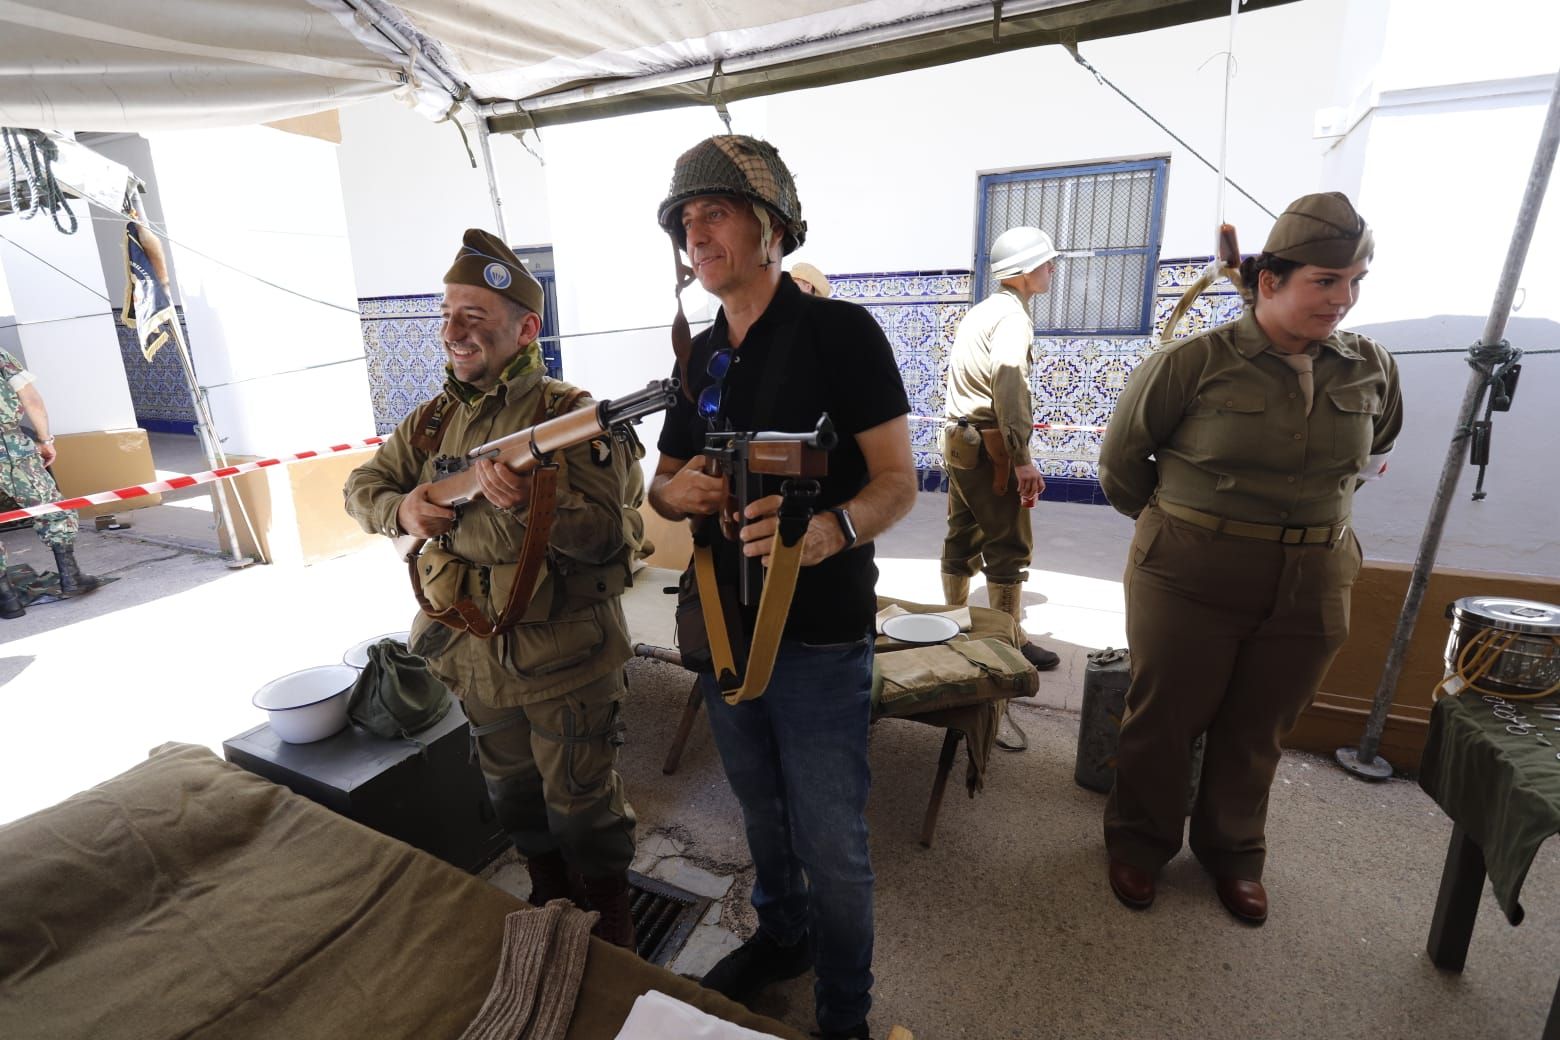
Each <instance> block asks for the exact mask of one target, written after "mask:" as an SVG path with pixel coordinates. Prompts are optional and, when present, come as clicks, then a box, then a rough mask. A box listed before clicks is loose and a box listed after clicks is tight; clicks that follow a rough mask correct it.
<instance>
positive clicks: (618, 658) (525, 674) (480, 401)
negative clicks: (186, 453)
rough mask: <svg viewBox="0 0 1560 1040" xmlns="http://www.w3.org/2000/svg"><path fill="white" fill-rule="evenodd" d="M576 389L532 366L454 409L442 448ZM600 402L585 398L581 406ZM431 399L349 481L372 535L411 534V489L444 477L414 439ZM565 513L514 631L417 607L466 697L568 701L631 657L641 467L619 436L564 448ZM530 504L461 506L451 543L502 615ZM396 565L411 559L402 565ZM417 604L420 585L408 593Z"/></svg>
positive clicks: (462, 587)
mask: <svg viewBox="0 0 1560 1040" xmlns="http://www.w3.org/2000/svg"><path fill="white" fill-rule="evenodd" d="M569 389H570V387H569V385H568V384H567V383H563V382H561V381H559V380H555V379H551V378H548V377H547V376H545V375H544V374H543V373H542V372H540V371H539V370H537V369H534V368H532V369H530V370H528V371H525V372H523V373H522V374H519V375H517V376H515V377H514V378H512V379H509V380H504V381H501V382H499V383H498V385H497V386H495V387H494V388H493V389H492V390H489V391H488V392H487V393H485V394H482V395H480V396H479V397H475V398H474V399H473V400H471V401H470V402H460V401H457V402H455V403H452V404H451V405H450V406H449V407H448V408H447V409H446V411H445V413H444V429H445V433H444V439H443V441H442V442H441V444H440V446H439V454H441V455H446V456H459V455H464V454H465V453H466V452H467V451H468V450H469V449H471V448H474V447H476V446H477V445H479V444H483V443H485V442H487V441H490V440H494V439H495V438H498V437H502V436H504V435H506V434H510V433H514V432H516V431H518V430H523V429H525V428H527V427H529V426H531V425H532V424H533V423H535V422H536V421H537V412H538V406H539V404H540V403H541V401H542V398H543V395H544V394H546V395H547V396H548V408H547V413H548V414H546V415H544V416H543V417H544V418H551V417H552V413H553V411H554V408H555V407H556V406H557V404H558V402H559V400H560V399H561V398H562V397H563V395H564V394H565V393H567V392H568V391H569ZM593 404H594V402H592V401H590V399H589V398H584V399H582V400H581V401H580V402H579V403H578V404H577V405H576V408H578V407H584V406H590V405H593ZM421 411H422V408H421V406H419V407H418V408H417V409H415V410H414V411H413V413H412V414H411V415H410V416H408V417H407V418H406V419H405V420H403V421H402V423H401V424H400V425H399V426H398V427H397V428H396V429H395V431H394V432H393V433H392V434H391V435H390V436H389V437H388V438H386V440H385V443H384V444H382V445H381V446H380V448H379V451H378V452H377V453H375V455H374V457H373V458H372V459H370V460H369V461H368V462H367V463H365V464H364V465H363V466H361V467H360V468H358V469H356V470H354V471H353V472H352V473H351V474H350V475H349V476H348V478H347V484H346V488H345V495H346V508H347V512H348V513H349V514H351V515H352V517H353V518H354V519H356V520H357V521H358V523H359V524H360V525H361V526H362V527H363V529H364V530H366V531H369V532H372V533H376V534H383V535H386V536H388V537H395V536H398V535H400V534H402V533H403V532H402V531H401V530H400V528H399V526H398V525H397V522H396V511H397V510H398V509H399V507H400V504H401V500H402V499H403V498H405V497H406V494H407V492H409V491H411V490H412V488H414V487H416V486H417V485H419V484H423V483H427V482H429V481H432V480H434V479H435V478H436V474H435V472H434V458H433V456H430V455H428V454H426V453H425V452H422V451H419V450H418V449H417V448H416V447H414V446H413V445H412V443H411V438H412V435H413V434H414V433H416V432H417V431H416V429H415V425H416V421H417V417H418V414H419V413H420V412H421ZM558 461H559V463H560V472H559V475H558V490H557V512H556V518H555V520H554V522H553V528H552V536H551V538H550V540H549V545H548V551H547V560H546V565H545V567H544V568H543V573H544V577H543V578H542V580H541V582H540V584H539V585H538V586H537V588H536V590H535V592H534V594H533V595H532V597H531V600H530V603H529V605H528V607H527V608H526V610H525V612H524V614H523V615H522V617H521V620H520V623H519V624H517V625H516V626H515V627H514V628H513V629H512V630H511V631H510V632H508V633H505V634H502V635H498V636H495V637H493V638H491V639H479V638H477V637H476V636H473V635H471V634H470V633H466V632H457V631H455V630H453V629H450V628H446V627H445V626H443V625H442V624H440V623H438V622H435V621H432V620H431V619H430V618H428V617H427V616H426V615H425V614H421V613H419V614H418V616H417V619H416V621H415V622H414V624H413V626H412V639H411V648H412V650H413V651H414V652H415V653H418V654H419V655H420V656H423V657H425V658H427V659H428V663H429V667H430V669H431V670H432V671H433V672H434V674H435V675H438V676H439V678H441V679H443V680H444V681H445V682H446V683H447V684H449V686H450V687H451V688H452V689H453V690H454V691H455V692H456V694H457V695H459V696H461V697H463V698H464V697H468V696H472V695H476V696H478V697H480V698H481V700H482V701H483V702H484V703H486V704H488V705H490V706H492V707H495V708H507V707H515V706H518V705H522V704H530V703H534V702H536V701H540V700H545V699H547V698H549V697H553V696H558V695H560V694H562V693H566V692H569V691H571V690H574V689H577V688H579V687H581V686H584V685H586V684H588V683H591V682H593V681H595V680H596V679H599V678H601V677H603V676H605V675H607V674H609V673H611V672H613V671H615V670H618V669H621V668H622V667H623V664H624V662H626V661H627V660H628V658H629V657H630V656H631V650H630V647H629V642H628V631H627V623H626V621H625V620H624V617H623V611H622V605H621V603H620V598H621V595H622V591H623V587H624V585H625V584H626V581H627V578H628V551H627V547H626V544H625V540H624V519H623V504H624V502H625V496H626V490H625V486H624V485H625V480H626V473H627V467H628V466H630V465H632V466H635V467H637V466H638V465H639V463H638V460H637V458H635V457H634V453H633V451H632V450H630V449H628V448H627V447H626V446H625V445H624V444H623V443H622V442H619V441H615V440H614V439H613V438H611V437H610V436H607V437H603V438H601V439H598V440H597V441H590V442H587V443H585V444H580V445H576V446H575V447H573V448H569V449H567V450H565V451H563V452H560V453H559V455H558ZM526 514H527V510H526V509H525V508H522V509H520V510H519V511H518V513H511V512H509V511H508V510H504V509H498V508H495V507H494V506H493V505H491V504H490V503H489V502H487V501H486V500H485V499H477V500H475V501H473V502H469V503H467V504H466V505H464V506H461V507H460V511H459V519H458V522H457V524H456V526H455V530H454V531H453V532H452V533H451V534H450V535H449V536H448V538H447V539H443V540H441V541H443V542H445V545H444V547H445V548H447V550H448V552H449V553H450V554H451V558H450V562H449V563H448V565H447V566H448V567H449V568H453V569H454V570H456V571H458V573H457V574H456V575H454V576H453V579H452V585H453V587H454V588H455V589H457V590H459V591H463V592H464V593H465V594H467V595H470V596H472V597H473V598H474V599H475V600H476V601H477V602H478V603H479V604H480V605H481V606H482V607H483V608H484V609H485V610H486V611H487V613H488V616H489V618H490V620H491V619H493V618H496V617H497V616H498V614H499V612H500V611H501V610H502V607H503V605H504V603H505V601H506V600H507V598H508V593H509V588H510V586H511V585H512V584H513V578H514V576H515V572H516V571H517V570H518V566H517V564H518V561H519V558H520V549H521V545H522V543H523V542H524V539H525V519H526ZM387 566H401V567H403V568H404V566H405V565H404V564H401V563H399V562H396V561H391V562H388V563H387ZM407 596H408V599H410V598H411V590H410V589H408V590H407Z"/></svg>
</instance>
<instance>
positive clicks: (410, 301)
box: [118, 257, 1240, 501]
mask: <svg viewBox="0 0 1560 1040" xmlns="http://www.w3.org/2000/svg"><path fill="white" fill-rule="evenodd" d="M1207 262H1208V261H1207V259H1206V258H1196V257H1190V258H1178V259H1171V260H1162V261H1160V263H1159V269H1158V279H1157V281H1156V287H1155V307H1154V321H1155V334H1154V336H1137V337H1132V336H1096V337H1080V336H1068V337H1054V338H1053V337H1045V336H1036V337H1035V349H1034V359H1035V363H1034V369H1033V371H1032V372H1031V373H1030V381H1031V385H1032V388H1033V391H1034V400H1035V421H1036V422H1047V423H1061V424H1068V425H1075V426H1103V425H1104V424H1105V422H1106V420H1107V419H1109V418H1110V413H1111V409H1112V408H1113V407H1114V406H1115V403H1116V397H1117V395H1119V394H1120V393H1121V389H1122V387H1124V386H1125V385H1126V381H1127V376H1128V375H1130V374H1131V372H1132V369H1133V368H1135V367H1136V366H1137V363H1138V361H1140V360H1141V359H1142V357H1143V355H1144V354H1146V353H1148V351H1149V350H1151V349H1152V345H1153V343H1154V341H1155V340H1156V339H1157V337H1158V331H1159V328H1160V327H1162V326H1163V324H1164V322H1165V320H1166V318H1168V317H1169V314H1170V311H1171V310H1172V309H1173V308H1174V306H1175V303H1176V301H1177V300H1178V299H1179V298H1180V296H1181V293H1182V290H1183V289H1184V288H1185V287H1186V286H1187V285H1189V284H1190V283H1192V282H1193V281H1196V279H1197V277H1198V275H1199V274H1200V273H1201V272H1202V270H1203V268H1204V267H1205V266H1206V265H1207ZM830 284H831V285H832V286H833V289H834V293H833V295H834V296H835V298H837V299H843V300H850V301H852V302H854V303H858V304H860V305H862V306H863V307H865V308H867V310H868V311H870V312H871V313H872V316H873V317H874V318H876V319H877V321H878V324H879V325H881V326H882V327H883V331H884V333H885V334H887V336H888V340H889V342H890V343H891V344H892V345H893V348H894V355H895V357H896V358H897V359H898V361H899V370H900V373H901V374H902V376H903V377H904V381H905V389H906V390H907V391H908V392H909V395H910V410H911V414H912V415H913V416H915V417H916V418H915V419H914V420H912V422H911V427H910V434H911V446H912V449H913V451H914V453H915V463H916V468H917V470H918V471H919V472H920V474H921V484H922V487H923V488H925V489H926V490H946V486H947V484H946V478H945V477H944V475H943V472H942V455H941V453H940V451H939V450H938V445H937V439H938V430H939V429H940V427H941V416H942V410H943V386H944V384H945V382H946V379H947V372H948V354H949V351H950V350H951V349H952V346H953V337H954V333H955V331H957V329H958V327H959V321H960V320H961V319H962V318H963V317H964V315H965V313H966V312H967V311H968V310H969V308H970V272H968V271H914V272H902V273H890V274H841V275H831V276H830ZM440 299H441V297H440V296H439V294H438V293H428V294H422V295H415V296H379V297H370V298H365V299H362V300H359V301H358V305H359V309H360V312H361V315H362V326H363V350H364V353H365V354H366V355H367V358H368V380H369V389H370V393H371V394H372V397H373V406H374V424H375V427H376V428H377V431H378V432H379V433H381V434H384V433H388V432H389V431H390V430H392V429H394V428H395V425H396V424H397V423H398V422H400V420H401V419H402V418H404V417H405V416H406V415H408V414H409V413H410V412H411V411H412V409H413V408H415V407H416V406H417V404H418V402H420V401H425V400H427V399H428V398H429V397H432V396H433V395H434V394H435V393H436V392H437V391H438V389H439V387H440V386H442V385H443V382H444V349H443V347H442V345H441V344H440V342H439V302H440ZM1239 313H1240V298H1239V296H1238V295H1236V293H1235V290H1234V287H1233V286H1231V285H1230V283H1229V282H1227V281H1223V280H1221V281H1219V282H1217V283H1215V284H1214V285H1213V286H1212V288H1210V289H1209V290H1208V291H1207V292H1205V293H1204V294H1203V295H1202V296H1201V297H1200V298H1198V300H1197V301H1196V303H1194V304H1193V305H1192V308H1191V310H1190V311H1189V313H1188V314H1187V316H1186V318H1185V319H1183V321H1182V325H1181V328H1180V329H1179V330H1178V331H1179V332H1180V333H1181V334H1182V335H1191V334H1193V333H1196V332H1201V331H1203V330H1204V329H1209V328H1212V327H1213V326H1215V325H1219V324H1222V323H1223V322H1226V321H1229V320H1231V319H1232V318H1234V317H1236V316H1237V315H1239ZM118 327H119V340H120V351H121V353H122V354H123V356H124V362H125V372H126V374H127V375H128V376H129V378H130V391H131V396H132V398H133V399H134V401H135V412H136V418H137V420H138V421H139V422H140V423H141V425H142V426H145V427H146V428H147V429H170V428H178V426H179V424H182V427H183V429H184V430H186V431H187V430H189V429H190V428H191V426H192V424H193V422H194V416H193V413H192V411H191V409H190V403H189V395H188V393H187V392H186V391H185V389H184V380H183V377H182V375H181V373H180V372H179V366H178V361H177V358H176V357H175V356H174V355H173V352H172V351H169V350H164V351H162V352H161V353H159V354H158V356H157V360H156V362H155V363H154V364H151V365H148V364H147V363H146V362H145V361H144V360H142V358H141V352H140V348H139V347H137V345H136V342H135V333H134V332H133V331H132V330H130V329H127V328H125V327H124V326H122V325H121V326H118ZM549 362H550V363H549V368H555V366H556V362H555V361H554V360H553V359H552V358H549ZM1099 444H1100V435H1099V433H1098V432H1096V431H1046V430H1039V431H1036V432H1035V437H1034V442H1033V444H1032V451H1033V453H1034V457H1035V459H1036V461H1037V462H1038V464H1039V466H1040V470H1041V472H1042V473H1044V474H1045V475H1046V478H1047V483H1048V485H1050V487H1049V489H1048V497H1058V498H1067V499H1075V500H1082V501H1103V498H1102V497H1101V496H1100V495H1099V467H1098V458H1099Z"/></svg>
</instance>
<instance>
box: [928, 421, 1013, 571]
mask: <svg viewBox="0 0 1560 1040" xmlns="http://www.w3.org/2000/svg"><path fill="white" fill-rule="evenodd" d="M991 465H992V463H991V456H990V455H988V454H986V452H985V451H982V452H981V459H980V465H978V466H976V467H975V468H974V469H952V468H950V469H949V470H948V471H947V472H948V534H947V536H946V537H945V538H944V539H943V551H942V572H943V573H944V574H952V575H955V576H957V577H964V578H968V577H973V576H974V574H975V572H976V571H977V570H983V571H985V574H986V581H987V582H988V583H989V584H994V585H1020V584H1023V582H1024V581H1026V580H1027V579H1028V578H1029V561H1030V558H1031V557H1032V556H1033V555H1034V550H1035V537H1034V532H1033V530H1031V528H1030V524H1029V510H1027V509H1025V508H1024V507H1023V506H1022V505H1020V504H1019V498H1018V482H1017V481H1016V480H1013V479H1011V474H1009V480H1008V489H1007V491H1005V492H1003V493H1002V494H1000V495H999V494H997V493H996V492H995V491H993V490H992V489H991Z"/></svg>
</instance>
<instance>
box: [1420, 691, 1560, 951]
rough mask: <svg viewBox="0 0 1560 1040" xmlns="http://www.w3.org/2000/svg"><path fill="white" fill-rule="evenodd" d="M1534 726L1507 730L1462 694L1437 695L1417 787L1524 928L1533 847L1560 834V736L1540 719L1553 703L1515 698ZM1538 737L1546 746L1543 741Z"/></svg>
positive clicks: (1508, 912) (1488, 707)
mask: <svg viewBox="0 0 1560 1040" xmlns="http://www.w3.org/2000/svg"><path fill="white" fill-rule="evenodd" d="M1511 704H1512V706H1513V707H1515V708H1516V710H1517V711H1518V713H1520V714H1521V715H1524V716H1526V721H1527V722H1528V723H1530V724H1532V725H1533V726H1535V727H1538V728H1535V729H1534V731H1533V732H1531V733H1528V734H1516V733H1508V732H1506V726H1507V725H1509V723H1508V722H1507V721H1506V720H1504V719H1499V718H1496V717H1495V714H1494V708H1493V706H1492V705H1490V704H1487V703H1485V702H1484V701H1483V700H1480V699H1479V698H1478V697H1476V696H1474V695H1472V694H1468V695H1465V696H1461V697H1443V698H1442V699H1441V700H1440V701H1438V702H1436V705H1435V709H1434V710H1433V711H1432V712H1431V715H1430V735H1429V739H1428V740H1427V741H1426V743H1425V753H1424V757H1423V758H1422V759H1421V760H1420V764H1419V786H1420V787H1422V788H1424V790H1425V793H1426V794H1428V795H1429V796H1430V797H1431V798H1434V799H1435V802H1436V804H1437V805H1439V806H1440V807H1441V808H1442V809H1443V810H1445V811H1446V814H1447V815H1448V816H1450V817H1451V818H1452V820H1453V822H1455V823H1457V824H1458V825H1460V826H1461V827H1462V828H1463V830H1464V831H1465V832H1466V833H1467V835H1468V837H1470V838H1472V839H1473V840H1474V842H1475V843H1477V844H1478V846H1479V848H1480V849H1482V850H1483V852H1484V862H1485V867H1486V869H1487V871H1488V872H1489V877H1490V884H1491V885H1492V886H1493V887H1494V889H1495V899H1496V900H1497V901H1498V902H1499V903H1500V908H1501V909H1502V910H1503V911H1505V914H1506V919H1507V920H1508V921H1510V922H1511V923H1512V924H1514V925H1515V924H1521V923H1522V916H1523V911H1522V906H1521V905H1520V904H1519V903H1518V902H1517V896H1518V894H1519V893H1520V892H1521V891H1522V882H1523V881H1524V880H1526V878H1527V872H1528V867H1529V866H1531V865H1532V863H1533V856H1534V854H1535V853H1537V851H1538V847H1539V846H1540V845H1542V844H1543V843H1544V841H1545V840H1546V839H1547V838H1549V836H1550V835H1552V834H1557V833H1560V759H1557V758H1556V757H1555V755H1556V753H1560V739H1556V738H1560V733H1556V732H1554V727H1555V726H1556V725H1557V723H1550V722H1546V721H1545V720H1543V719H1542V718H1540V717H1539V714H1538V712H1539V709H1540V705H1542V706H1543V708H1544V709H1546V710H1552V711H1560V704H1557V703H1556V702H1555V701H1554V700H1552V699H1545V700H1542V701H1513V702H1511ZM1539 734H1543V736H1544V737H1545V739H1547V740H1549V742H1550V743H1549V745H1545V744H1541V743H1539V740H1538V735H1539Z"/></svg>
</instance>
